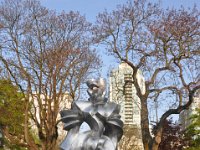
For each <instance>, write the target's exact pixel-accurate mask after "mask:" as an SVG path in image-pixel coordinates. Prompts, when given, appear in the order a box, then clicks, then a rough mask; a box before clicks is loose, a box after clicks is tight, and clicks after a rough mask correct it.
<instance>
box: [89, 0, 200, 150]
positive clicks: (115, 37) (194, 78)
mask: <svg viewBox="0 0 200 150" xmlns="http://www.w3.org/2000/svg"><path fill="white" fill-rule="evenodd" d="M93 34H94V41H95V42H96V43H100V44H103V45H104V46H106V48H107V50H108V52H109V53H110V54H111V55H113V56H114V57H116V59H118V60H120V61H124V62H126V63H127V64H128V65H129V66H130V67H132V69H133V75H132V78H133V84H134V85H135V87H136V91H137V95H138V96H139V97H140V99H141V118H142V119H141V128H142V137H143V138H142V139H143V144H144V149H145V150H148V149H155V150H156V149H158V145H159V143H160V140H161V138H160V137H161V135H162V130H163V123H164V120H165V119H166V118H167V117H168V116H170V115H172V114H179V113H180V112H181V111H182V110H184V109H188V107H189V106H190V104H191V103H192V102H193V97H194V94H195V92H196V91H197V90H198V89H199V88H200V84H199V83H200V72H199V70H200V50H199V46H200V45H199V43H200V21H199V11H198V9H197V8H196V7H194V8H193V9H187V10H186V9H184V8H181V9H180V10H175V9H172V10H161V9H160V8H159V6H158V5H157V4H151V3H148V1H147V0H141V1H138V0H135V1H128V2H127V3H126V4H124V5H121V6H118V7H117V9H116V10H114V11H112V12H110V13H109V12H107V11H105V12H103V13H100V14H99V15H98V17H97V21H96V24H95V25H94V27H93ZM138 70H141V71H142V72H143V74H144V77H145V80H146V82H145V85H146V91H145V93H142V91H141V89H140V86H139V84H138V81H137V78H136V74H137V71H138ZM157 101H160V102H162V103H163V104H165V105H166V106H167V105H169V107H166V111H165V112H164V113H163V114H162V115H161V117H160V120H159V122H158V128H157V131H156V132H155V133H156V134H155V137H152V136H151V135H150V132H149V112H148V103H150V102H157Z"/></svg>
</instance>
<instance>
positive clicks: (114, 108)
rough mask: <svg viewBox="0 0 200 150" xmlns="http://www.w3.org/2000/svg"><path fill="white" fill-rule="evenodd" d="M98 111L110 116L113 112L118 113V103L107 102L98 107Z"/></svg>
mask: <svg viewBox="0 0 200 150" xmlns="http://www.w3.org/2000/svg"><path fill="white" fill-rule="evenodd" d="M98 112H99V113H100V114H101V115H102V116H105V117H110V116H111V115H113V114H119V112H120V105H118V104H116V103H113V102H107V103H105V104H104V105H102V106H100V107H98Z"/></svg>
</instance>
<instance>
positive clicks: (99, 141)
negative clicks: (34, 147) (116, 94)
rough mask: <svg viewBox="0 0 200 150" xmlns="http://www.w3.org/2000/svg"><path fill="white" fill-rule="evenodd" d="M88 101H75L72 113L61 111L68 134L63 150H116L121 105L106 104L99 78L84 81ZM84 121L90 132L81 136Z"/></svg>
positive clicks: (121, 132) (120, 135) (104, 87)
mask: <svg viewBox="0 0 200 150" xmlns="http://www.w3.org/2000/svg"><path fill="white" fill-rule="evenodd" d="M87 86H88V90H87V92H88V94H89V96H90V98H89V99H88V101H74V102H73V103H72V107H71V110H63V111H61V112H60V114H61V120H62V122H63V123H64V130H67V131H68V134H67V136H66V138H65V140H64V141H63V142H62V144H61V145H60V148H61V149H62V150H116V149H117V143H118V141H119V140H120V139H121V137H122V134H123V130H122V127H123V122H122V121H121V120H120V115H119V111H120V106H119V105H118V104H115V103H113V102H107V99H106V98H105V89H106V83H105V80H104V79H102V78H100V79H98V80H94V79H91V80H89V81H87ZM83 122H86V123H87V124H88V125H89V127H90V129H91V130H89V131H85V132H82V133H80V132H79V129H80V126H81V124H82V123H83Z"/></svg>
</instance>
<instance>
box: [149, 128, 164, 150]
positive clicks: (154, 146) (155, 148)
mask: <svg viewBox="0 0 200 150" xmlns="http://www.w3.org/2000/svg"><path fill="white" fill-rule="evenodd" d="M162 130H163V128H161V129H159V130H158V131H157V134H156V136H155V137H154V138H153V139H152V148H151V149H152V150H158V147H159V144H160V142H161V137H162Z"/></svg>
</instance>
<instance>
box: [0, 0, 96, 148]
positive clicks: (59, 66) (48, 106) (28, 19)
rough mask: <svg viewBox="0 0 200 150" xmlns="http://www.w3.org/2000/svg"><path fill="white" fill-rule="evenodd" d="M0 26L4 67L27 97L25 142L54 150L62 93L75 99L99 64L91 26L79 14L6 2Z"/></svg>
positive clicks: (27, 0) (20, 0) (26, 0)
mask: <svg viewBox="0 0 200 150" xmlns="http://www.w3.org/2000/svg"><path fill="white" fill-rule="evenodd" d="M0 25H1V28H0V39H1V42H0V47H1V49H0V51H1V54H0V62H1V63H2V64H1V65H3V66H4V68H5V74H7V75H8V76H9V77H10V79H11V80H12V81H13V82H14V83H15V84H16V85H17V86H18V87H19V89H20V92H21V93H23V96H24V102H25V110H24V113H25V120H24V137H25V141H26V143H27V144H28V146H29V149H38V148H40V147H41V148H42V149H43V150H55V149H56V140H57V137H58V131H57V124H58V123H59V120H58V114H59V111H60V105H62V102H63V100H64V98H65V96H64V95H65V94H66V92H67V93H69V95H70V97H71V99H72V100H76V99H77V98H78V96H79V91H80V85H81V83H82V82H84V79H85V78H86V76H87V75H88V74H89V73H91V71H92V69H98V67H99V65H100V61H99V58H98V55H97V53H96V51H95V50H94V49H92V48H91V39H90V38H89V34H90V29H91V24H90V23H88V22H87V21H86V19H85V18H84V17H83V16H81V15H80V14H79V13H78V12H69V13H65V12H62V13H60V14H56V13H55V12H54V11H51V10H48V9H47V8H45V7H43V6H41V5H40V3H39V1H35V0H5V1H4V2H2V3H1V5H0ZM30 124H31V125H34V127H35V128H36V130H37V132H38V134H37V135H38V138H39V140H40V142H39V144H38V143H35V142H34V140H33V139H32V138H31V135H30V132H29V127H30Z"/></svg>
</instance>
